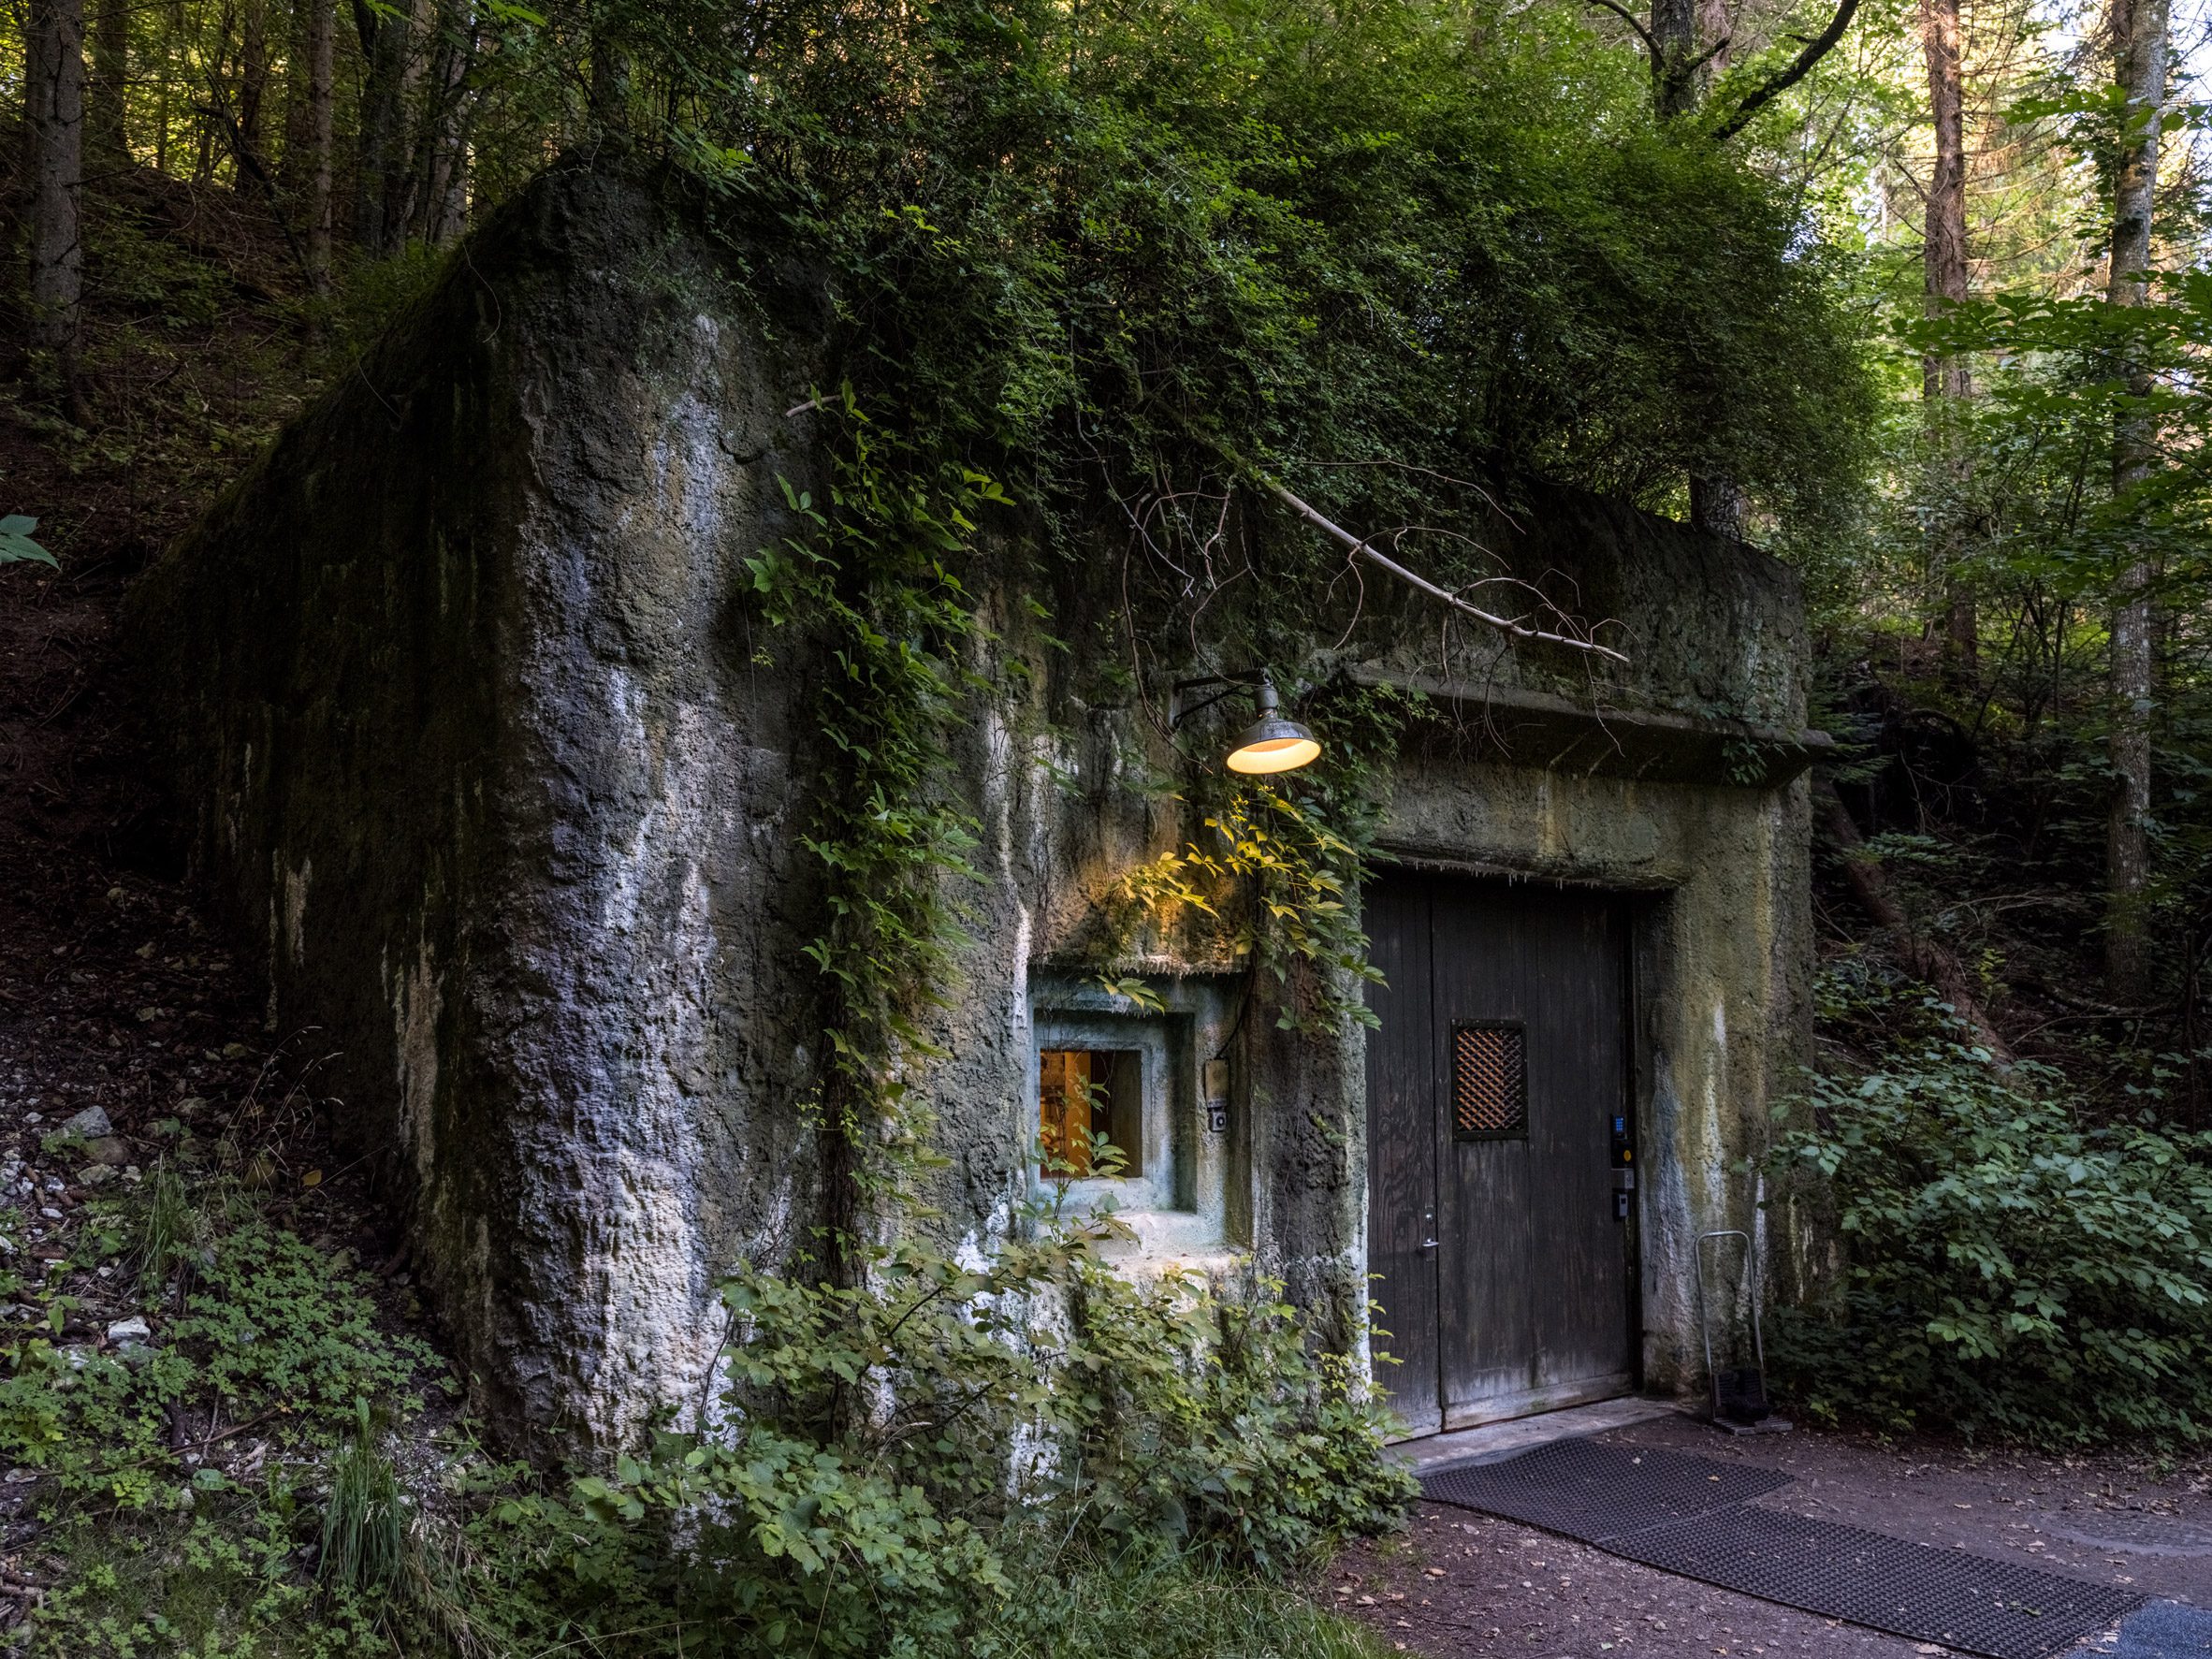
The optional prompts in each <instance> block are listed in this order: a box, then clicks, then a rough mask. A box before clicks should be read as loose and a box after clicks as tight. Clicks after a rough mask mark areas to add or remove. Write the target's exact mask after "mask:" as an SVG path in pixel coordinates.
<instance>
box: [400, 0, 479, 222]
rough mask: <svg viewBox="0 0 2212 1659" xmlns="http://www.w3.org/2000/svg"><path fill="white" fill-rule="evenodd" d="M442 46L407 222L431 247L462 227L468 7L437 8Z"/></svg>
mask: <svg viewBox="0 0 2212 1659" xmlns="http://www.w3.org/2000/svg"><path fill="white" fill-rule="evenodd" d="M437 22H438V50H437V51H435V52H434V53H432V54H431V60H430V72H429V78H428V82H427V86H426V89H425V94H424V96H423V98H422V127H421V132H420V136H419V139H418V142H417V144H416V149H415V167H414V169H413V170H414V175H415V202H414V211H413V213H412V215H411V218H410V221H409V226H410V229H411V230H412V232H413V234H414V235H415V236H417V237H419V238H421V239H422V240H424V241H425V242H428V243H429V245H430V246H432V247H442V246H444V243H445V242H446V241H447V240H449V238H450V237H451V236H452V235H453V233H454V232H455V231H456V230H458V227H459V218H460V215H459V213H458V211H457V209H458V204H457V202H456V200H455V195H456V190H457V180H458V177H459V175H460V173H461V170H462V160H463V156H462V152H463V149H464V146H465V145H466V143H467V139H466V137H465V133H466V130H467V123H466V119H465V117H466V113H467V107H468V103H469V100H470V97H471V94H470V91H469V71H470V69H471V68H472V67H473V65H474V63H475V56H476V30H475V26H474V25H473V23H472V22H470V20H469V18H468V17H467V16H466V15H465V8H464V7H461V6H458V5H456V4H454V3H453V0H441V3H440V5H439V7H438V12H437Z"/></svg>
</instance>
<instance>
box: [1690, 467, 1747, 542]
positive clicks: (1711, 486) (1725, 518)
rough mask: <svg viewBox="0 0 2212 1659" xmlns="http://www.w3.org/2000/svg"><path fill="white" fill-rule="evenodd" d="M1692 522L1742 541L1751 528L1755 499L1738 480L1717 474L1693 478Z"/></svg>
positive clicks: (1691, 488)
mask: <svg viewBox="0 0 2212 1659" xmlns="http://www.w3.org/2000/svg"><path fill="white" fill-rule="evenodd" d="M1690 522H1691V523H1692V524H1693V525H1695V527H1696V528H1697V529H1699V530H1704V531H1711V532H1712V533H1713V534H1714V535H1716V536H1725V537H1727V538H1728V539H1729V540H1730V541H1732V542H1740V541H1742V540H1743V539H1744V538H1745V536H1746V535H1747V534H1748V533H1749V531H1750V529H1751V503H1750V502H1748V501H1746V500H1745V499H1744V495H1743V491H1742V490H1741V489H1740V488H1738V487H1737V483H1736V480H1735V479H1733V478H1729V477H1724V476H1721V475H1718V474H1716V475H1715V476H1713V477H1710V478H1693V479H1691V480H1690Z"/></svg>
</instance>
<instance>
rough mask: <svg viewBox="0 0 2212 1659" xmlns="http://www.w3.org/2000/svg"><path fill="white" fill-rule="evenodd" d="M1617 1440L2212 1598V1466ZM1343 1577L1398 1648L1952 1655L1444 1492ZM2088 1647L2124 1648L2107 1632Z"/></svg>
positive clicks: (1777, 1496)
mask: <svg viewBox="0 0 2212 1659" xmlns="http://www.w3.org/2000/svg"><path fill="white" fill-rule="evenodd" d="M1601 1438H1603V1439H1605V1440H1608V1441H1611V1442H1615V1443H1620V1444H1628V1445H1637V1446H1666V1447H1673V1448H1677V1449H1680V1450H1685V1451H1694V1452H1697V1453H1699V1454H1700V1455H1702V1456H1705V1457H1709V1458H1713V1459H1716V1460H1719V1461H1723V1462H1742V1463H1753V1464H1758V1465H1763V1466H1766V1467H1771V1468H1778V1469H1784V1470H1787V1471H1788V1472H1789V1473H1790V1474H1792V1475H1793V1476H1795V1477H1797V1478H1796V1483H1795V1484H1794V1485H1791V1486H1788V1487H1785V1488H1783V1490H1781V1491H1780V1492H1775V1493H1773V1494H1771V1495H1770V1496H1768V1497H1767V1498H1764V1499H1762V1500H1760V1502H1761V1503H1762V1504H1764V1505H1768V1506H1773V1507H1777V1508H1782V1509H1786V1510H1789V1511H1792V1512H1794V1513H1797V1514H1801V1515H1806V1516H1812V1517H1817V1518H1821V1519H1825V1520H1829V1521H1844V1522H1848V1523H1850V1524H1853V1525H1856V1526H1863V1527H1867V1528H1869V1529H1870V1530H1872V1531H1877V1532H1883V1533H1887V1534H1890V1535H1893V1536H1897V1537H1903V1538H1910V1539H1913V1540H1914V1541H1915V1542H1919V1543H1925V1544H1932V1545H1935V1546H1937V1547H1939V1548H1944V1549H1949V1548H1954V1547H1956V1548H1963V1549H1966V1550H1973V1551H1975V1552H1977V1553H1979V1554H1983V1555H1987V1556H1990V1557H1993V1558H1995V1559H1998V1560H2005V1561H2022V1562H2028V1563H2031V1564H2034V1565H2036V1566H2039V1567H2043V1568H2045V1569H2047V1570H2049V1571H2052V1572H2057V1573H2062V1574H2065V1575H2067V1576H2068V1577H2072V1578H2080V1579H2089V1580H2092V1581H2095V1582H2100V1583H2106V1584H2113V1585H2118V1586H2125V1587H2127V1588H2129V1589H2131V1590H2133V1591H2134V1592H2136V1593H2137V1594H2142V1595H2145V1596H2147V1597H2154V1598H2164V1599H2172V1600H2176V1601H2183V1602H2188V1603H2190V1604H2192V1605H2194V1606H2197V1607H2205V1608H2212V1461H2206V1460H2203V1459H2198V1460H2195V1461H2192V1462H2190V1463H2181V1464H2176V1463H2172V1462H2170V1461H2166V1460H2161V1459H2154V1458H2147V1457H2132V1456H2128V1455H2125V1454H2118V1453H2100V1454H2097V1455H2094V1456H2074V1457H2068V1456H2050V1455H2045V1454H2038V1453H2032V1452H2026V1451H2021V1450H2017V1449H2011V1448H2005V1449H1997V1450H1976V1449H1972V1448H1967V1447H1964V1446H1962V1445H1960V1444H1958V1443H1957V1442H1956V1441H1949V1442H1945V1441H1935V1440H1909V1441H1899V1440H1889V1439H1884V1438H1879V1437H1876V1436H1872V1435H1866V1434H1855V1433H1833V1432H1823V1431H1819V1430H1806V1429H1799V1430H1797V1431H1795V1432H1793V1433H1789V1434H1786V1435H1760V1436H1757V1437H1755V1438H1749V1439H1732V1438H1730V1437H1728V1436H1725V1435H1721V1434H1717V1433H1714V1432H1713V1431H1712V1430H1711V1429H1710V1428H1708V1427H1706V1426H1705V1425H1703V1424H1701V1423H1698V1422H1695V1421H1694V1420H1693V1419H1688V1418H1670V1419H1656V1420H1653V1421H1651V1422H1647V1423H1639V1424H1637V1425H1636V1426H1634V1427H1632V1428H1627V1429H1621V1430H1616V1431H1614V1432H1612V1433H1608V1434H1605V1435H1603V1436H1601ZM1324 1589H1325V1594H1327V1596H1328V1598H1329V1599H1330V1600H1332V1602H1333V1603H1334V1604H1335V1605H1336V1606H1338V1607H1341V1608H1345V1609H1346V1610H1347V1611H1349V1612H1351V1613H1352V1614H1353V1615H1354V1616H1355V1617H1357V1618H1359V1619H1361V1621H1363V1622H1364V1623H1368V1624H1369V1625H1371V1626H1373V1627H1374V1628H1375V1629H1376V1630H1378V1631H1379V1632H1381V1634H1382V1635H1384V1636H1385V1637H1388V1638H1389V1639H1390V1641H1391V1642H1392V1643H1393V1645H1402V1646H1403V1647H1404V1650H1405V1651H1406V1652H1417V1653H1428V1654H1433V1655H1435V1656H1436V1659H1461V1656H1463V1655H1465V1656H1468V1659H1473V1656H1476V1655H1491V1654H1497V1655H1505V1654H1515V1655H1521V1656H1522V1659H1592V1656H1593V1655H1595V1654H1598V1653H1603V1652H1615V1653H1620V1654H1623V1655H1624V1656H1630V1659H1632V1656H1633V1655H1636V1654H1639V1653H1641V1654H1650V1655H1677V1654H1680V1655H1698V1654H1729V1655H1745V1654H1754V1655H1757V1654H1817V1655H1822V1656H1824V1659H1831V1656H1832V1659H1890V1656H1892V1655H1897V1656H1902V1655H1907V1654H1921V1655H1926V1654H1931V1653H1941V1652H1944V1651H1945V1650H1943V1649H1942V1648H1939V1647H1934V1646H1931V1645H1929V1644H1927V1643H1921V1642H1913V1641H1908V1640H1906V1639H1904V1638H1902V1637H1894V1636H1886V1635H1884V1634H1882V1633H1880V1632H1878V1631H1872V1630H1865V1629H1860V1628H1858V1627H1856V1626H1854V1625H1847V1624H1842V1623H1838V1622H1837V1621H1835V1620H1832V1619H1825V1618H1822V1617H1821V1616H1819V1615H1818V1614H1815V1613H1807V1612H1800V1611H1798V1610H1797V1609H1795V1608H1784V1607H1778V1606H1776V1605H1774V1604H1773V1603H1771V1602H1765V1601H1759V1600H1756V1599H1754V1598H1753V1597H1751V1596H1748V1595H1739V1594H1736V1593H1734V1592H1732V1591H1727V1590H1719V1589H1715V1588H1713V1587H1711V1586H1710V1585H1706V1584H1701V1583H1698V1582H1696V1581H1695V1580H1693V1579H1682V1578H1678V1577H1676V1576H1674V1575H1673V1574H1670V1573H1664V1572H1660V1571H1658V1570H1656V1569H1654V1568H1652V1567H1647V1566H1641V1565H1638V1564H1636V1563H1634V1562H1629V1561H1623V1560H1622V1559H1620V1558H1619V1557H1617V1556H1612V1555H1608V1554H1606V1553H1605V1552H1604V1551H1603V1550H1598V1549H1596V1548H1594V1547H1593V1546H1591V1545H1587V1544H1579V1543H1576V1542H1573V1541H1571V1540H1568V1539H1565V1538H1561V1537H1556V1536H1553V1535H1550V1534H1546V1533H1539V1532H1536V1531H1535V1530H1533V1529H1532V1528H1529V1527H1527V1526H1524V1525H1521V1523H1519V1522H1517V1521H1500V1520H1496V1519H1493V1518H1492V1517H1490V1516H1487V1515H1477V1514H1475V1513H1472V1512H1470V1511H1468V1510H1465V1509H1461V1508H1455V1507H1451V1506H1446V1505H1441V1504H1422V1505H1420V1506H1419V1507H1418V1508H1417V1509H1416V1511H1415V1515H1414V1521H1413V1525H1412V1527H1411V1528H1410V1529H1409V1530H1408V1531H1407V1532H1405V1533H1404V1535H1400V1536H1398V1537H1395V1538H1386V1539H1382V1540H1379V1541H1377V1542H1375V1543H1372V1544H1367V1545H1363V1546H1361V1547H1360V1548H1358V1549H1355V1550H1350V1551H1348V1552H1347V1553H1346V1555H1345V1556H1344V1557H1343V1559H1342V1560H1340V1561H1339V1562H1338V1563H1337V1564H1336V1566H1335V1568H1334V1569H1333V1571H1332V1573H1331V1574H1330V1576H1329V1579H1328V1580H1327V1581H1326V1583H1325V1586H1324ZM2082 1651H2083V1652H2100V1651H2104V1652H2111V1651H2114V1650H2113V1648H2112V1646H2111V1644H2110V1643H2109V1642H2091V1643H2089V1644H2087V1645H2086V1647H2085V1648H2084V1649H2083V1650H2082Z"/></svg>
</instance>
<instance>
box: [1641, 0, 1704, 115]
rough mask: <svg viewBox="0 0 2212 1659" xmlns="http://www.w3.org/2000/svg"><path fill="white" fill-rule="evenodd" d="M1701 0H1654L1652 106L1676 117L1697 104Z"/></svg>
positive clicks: (1661, 113)
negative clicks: (1698, 22)
mask: <svg viewBox="0 0 2212 1659" xmlns="http://www.w3.org/2000/svg"><path fill="white" fill-rule="evenodd" d="M1698 5H1699V0H1652V48H1653V50H1652V109H1655V110H1656V111H1658V115H1659V119H1660V120H1662V121H1672V120H1673V119H1674V118H1675V117H1676V116H1678V115H1687V114H1689V112H1690V111H1691V110H1693V109H1696V108H1697V72H1696V70H1695V68H1694V67H1693V66H1692V65H1694V64H1695V62H1696V58H1697V10H1698Z"/></svg>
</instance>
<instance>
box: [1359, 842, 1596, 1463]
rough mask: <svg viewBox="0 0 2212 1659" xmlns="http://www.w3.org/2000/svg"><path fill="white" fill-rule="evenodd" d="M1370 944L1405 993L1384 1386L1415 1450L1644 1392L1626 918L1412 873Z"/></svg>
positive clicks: (1384, 908) (1379, 1090) (1388, 1083)
mask: <svg viewBox="0 0 2212 1659" xmlns="http://www.w3.org/2000/svg"><path fill="white" fill-rule="evenodd" d="M1367 930H1368V934H1369V936H1370V938H1371V939H1373V941H1374V944H1373V958H1374V961H1375V966H1376V967H1377V968H1380V969H1381V970H1382V972H1383V974H1384V977H1385V979H1386V981H1387V986H1386V987H1378V988H1376V989H1375V992H1374V993H1373V995H1372V997H1371V999H1370V1006H1371V1007H1372V1008H1373V1009H1374V1011H1375V1015H1376V1017H1377V1018H1378V1019H1379V1020H1380V1021H1381V1025H1380V1026H1379V1028H1378V1029H1376V1030H1375V1031H1373V1032H1371V1033H1369V1036H1368V1045H1367V1100H1368V1105H1367V1147H1368V1153H1367V1160H1368V1262H1369V1267H1370V1270H1371V1271H1372V1272H1374V1273H1377V1274H1379V1275H1381V1276H1380V1278H1379V1280H1378V1281H1377V1283H1376V1286H1375V1300H1376V1301H1377V1302H1380V1303H1381V1304H1382V1307H1383V1312H1382V1315H1381V1316H1380V1317H1379V1319H1378V1323H1379V1324H1380V1325H1381V1326H1382V1327H1383V1329H1384V1330H1386V1331H1387V1332H1389V1335H1388V1336H1378V1337H1377V1338H1376V1341H1375V1348H1376V1351H1377V1353H1378V1355H1379V1356H1385V1357H1384V1358H1381V1359H1378V1362H1377V1364H1376V1367H1375V1378H1376V1381H1377V1382H1378V1383H1379V1384H1380V1385H1381V1386H1382V1387H1383V1388H1384V1389H1386V1390H1389V1391H1390V1396H1391V1404H1392V1406H1393V1407H1394V1408H1395V1409H1396V1411H1397V1412H1398V1415H1399V1416H1400V1417H1402V1418H1403V1419H1405V1421H1406V1423H1407V1425H1408V1427H1410V1428H1412V1429H1413V1430H1415V1431H1416V1432H1421V1431H1428V1430H1434V1429H1438V1428H1457V1427H1461V1426H1463V1425H1466V1424H1470V1423H1477V1422H1484V1421H1488V1420H1491V1419H1497V1418H1504V1417H1515V1416H1520V1415H1522V1414H1524V1413H1527V1412H1532V1411H1542V1410H1546V1409H1549V1408H1550V1407H1552V1406H1555V1405H1566V1404H1575V1403H1577V1402H1579V1401H1584V1400H1594V1399H1603V1398H1605V1397H1607V1396H1608V1395H1612V1394H1618V1393H1622V1392H1625V1391H1626V1390H1629V1389H1630V1388H1632V1387H1634V1385H1635V1380H1636V1379H1635V1368H1636V1357H1635V1346H1634V1345H1635V1333H1634V1331H1633V1329H1632V1321H1631V1310H1632V1306H1633V1302H1632V1297H1631V1289H1632V1286H1633V1283H1634V1277H1633V1275H1634V1263H1633V1261H1632V1259H1631V1247H1630V1230H1629V1228H1628V1226H1627V1225H1626V1224H1625V1223H1624V1222H1623V1220H1622V1219H1620V1218H1619V1215H1620V1208H1621V1207H1620V1206H1618V1205H1617V1204H1616V1201H1615V1197H1614V1189H1615V1176H1614V1173H1613V1171H1614V1168H1615V1166H1616V1164H1617V1163H1618V1162H1619V1161H1620V1156H1621V1153H1622V1150H1623V1147H1624V1145H1625V1140H1624V1138H1623V1137H1622V1136H1620V1135H1619V1134H1618V1133H1617V1131H1618V1130H1622V1129H1624V1128H1626V1124H1627V1119H1628V1113H1629V1106H1628V1050H1627V1026H1628V1019H1627V1012H1628V1002H1627V928H1626V924H1625V918H1624V917H1623V912H1622V905H1621V902H1620V901H1619V900H1618V899H1616V898H1613V897H1611V896H1609V895H1604V894H1595V893H1585V892H1580V891H1575V890H1563V889H1558V888H1552V887H1546V886H1538V885H1533V884H1529V883H1517V884H1511V885H1508V884H1506V883H1503V882H1490V881H1477V880H1468V879H1463V878H1456V877H1439V876H1412V875H1395V874H1393V875H1388V876H1385V877H1383V878H1381V879H1380V880H1376V881H1375V882H1374V883H1372V884H1371V885H1370V887H1369V889H1368V892H1367ZM1392 1361H1395V1362H1394V1363H1393V1362H1392Z"/></svg>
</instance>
